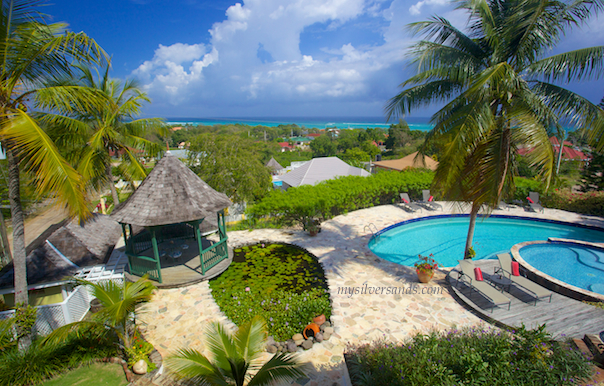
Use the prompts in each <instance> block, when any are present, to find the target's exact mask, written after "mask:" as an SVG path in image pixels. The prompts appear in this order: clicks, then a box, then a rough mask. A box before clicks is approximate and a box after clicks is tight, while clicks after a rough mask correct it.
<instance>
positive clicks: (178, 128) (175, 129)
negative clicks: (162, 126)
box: [171, 126, 182, 131]
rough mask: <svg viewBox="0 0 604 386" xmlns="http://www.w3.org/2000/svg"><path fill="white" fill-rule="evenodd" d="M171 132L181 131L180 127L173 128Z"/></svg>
mask: <svg viewBox="0 0 604 386" xmlns="http://www.w3.org/2000/svg"><path fill="white" fill-rule="evenodd" d="M171 130H172V131H178V130H182V126H174V127H173V128H172V129H171Z"/></svg>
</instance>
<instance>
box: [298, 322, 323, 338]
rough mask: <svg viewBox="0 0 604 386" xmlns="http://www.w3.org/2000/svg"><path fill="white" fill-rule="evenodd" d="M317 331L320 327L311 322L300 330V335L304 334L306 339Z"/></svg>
mask: <svg viewBox="0 0 604 386" xmlns="http://www.w3.org/2000/svg"><path fill="white" fill-rule="evenodd" d="M319 331H321V329H320V328H319V326H318V325H317V324H316V323H311V324H309V325H308V326H306V328H305V329H304V331H303V332H302V335H304V338H306V339H308V338H310V337H311V336H315V335H317V333H318V332H319Z"/></svg>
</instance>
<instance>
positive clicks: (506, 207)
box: [497, 201, 511, 210]
mask: <svg viewBox="0 0 604 386" xmlns="http://www.w3.org/2000/svg"><path fill="white" fill-rule="evenodd" d="M510 208H511V206H509V205H508V204H507V203H505V202H504V201H499V204H497V209H499V210H510Z"/></svg>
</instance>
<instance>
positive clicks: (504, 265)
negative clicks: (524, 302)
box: [495, 253, 552, 305]
mask: <svg viewBox="0 0 604 386" xmlns="http://www.w3.org/2000/svg"><path fill="white" fill-rule="evenodd" d="M497 259H498V260H499V268H495V274H496V275H497V274H498V275H499V276H500V277H503V276H505V277H506V278H507V279H508V280H509V281H510V282H509V284H508V292H509V288H510V286H511V285H512V284H515V285H516V287H521V288H520V289H521V290H522V291H523V292H526V293H528V294H529V295H531V296H532V297H534V298H535V305H537V300H541V299H545V298H548V297H549V302H550V303H551V302H552V291H550V290H548V289H545V288H543V287H541V286H540V285H539V284H537V283H535V282H533V281H531V280H529V279H527V278H526V277H524V276H514V275H513V274H512V256H511V255H510V254H509V253H500V254H498V255H497Z"/></svg>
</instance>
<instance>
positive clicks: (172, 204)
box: [111, 154, 232, 226]
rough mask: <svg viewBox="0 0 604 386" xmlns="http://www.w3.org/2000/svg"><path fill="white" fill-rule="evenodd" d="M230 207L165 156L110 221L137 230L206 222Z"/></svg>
mask: <svg viewBox="0 0 604 386" xmlns="http://www.w3.org/2000/svg"><path fill="white" fill-rule="evenodd" d="M231 204H232V202H231V200H229V198H228V197H227V196H226V195H225V194H223V193H219V192H217V191H215V190H214V189H212V188H211V187H210V186H209V185H208V184H206V183H205V182H204V181H202V179H201V178H199V177H198V176H197V175H196V174H195V173H193V172H192V171H191V169H189V168H188V167H187V166H186V165H185V164H183V163H182V162H181V161H180V160H179V159H178V158H177V157H175V156H173V155H170V154H167V155H166V156H165V157H164V158H162V159H161V160H160V161H159V162H158V163H157V165H155V168H154V169H153V170H152V171H151V173H149V175H148V176H147V178H145V180H144V181H143V183H142V184H141V186H139V188H138V189H137V190H136V191H135V192H134V193H133V194H132V196H130V198H128V200H126V201H125V202H124V203H123V205H121V206H120V207H118V208H117V209H116V210H114V211H113V213H112V214H111V217H112V218H113V219H114V220H115V221H117V222H120V223H123V224H133V225H140V226H157V225H166V224H176V223H181V222H187V221H194V220H201V219H202V218H207V219H208V220H210V219H212V218H214V217H216V212H218V211H220V210H222V209H224V208H227V207H229V206H230V205H231ZM204 222H205V221H204Z"/></svg>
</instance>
